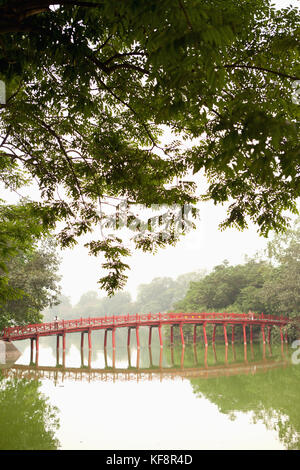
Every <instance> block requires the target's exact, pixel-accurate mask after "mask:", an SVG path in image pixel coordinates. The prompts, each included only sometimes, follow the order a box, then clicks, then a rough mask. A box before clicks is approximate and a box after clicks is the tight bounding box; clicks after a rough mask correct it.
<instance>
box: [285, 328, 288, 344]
mask: <svg viewBox="0 0 300 470" xmlns="http://www.w3.org/2000/svg"><path fill="white" fill-rule="evenodd" d="M285 342H286V343H287V342H288V330H287V328H286V329H285Z"/></svg>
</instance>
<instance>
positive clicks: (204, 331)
mask: <svg viewBox="0 0 300 470" xmlns="http://www.w3.org/2000/svg"><path fill="white" fill-rule="evenodd" d="M203 336H204V345H205V347H206V348H207V346H208V343H207V334H206V323H203Z"/></svg>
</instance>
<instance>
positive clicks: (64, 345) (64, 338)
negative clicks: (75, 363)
mask: <svg viewBox="0 0 300 470" xmlns="http://www.w3.org/2000/svg"><path fill="white" fill-rule="evenodd" d="M62 338H63V340H62V343H63V353H64V352H66V333H63V337H62Z"/></svg>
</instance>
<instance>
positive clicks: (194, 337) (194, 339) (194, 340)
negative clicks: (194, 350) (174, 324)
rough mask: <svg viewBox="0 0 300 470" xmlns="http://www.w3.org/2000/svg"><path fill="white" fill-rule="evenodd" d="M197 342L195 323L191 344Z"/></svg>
mask: <svg viewBox="0 0 300 470" xmlns="http://www.w3.org/2000/svg"><path fill="white" fill-rule="evenodd" d="M196 342H197V324H195V325H194V336H193V344H196Z"/></svg>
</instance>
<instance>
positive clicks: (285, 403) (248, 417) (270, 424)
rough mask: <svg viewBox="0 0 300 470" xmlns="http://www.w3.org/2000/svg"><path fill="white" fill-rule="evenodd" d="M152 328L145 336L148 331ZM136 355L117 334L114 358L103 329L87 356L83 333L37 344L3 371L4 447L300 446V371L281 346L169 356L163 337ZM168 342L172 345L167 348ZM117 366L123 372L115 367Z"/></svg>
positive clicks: (188, 350) (0, 428) (22, 345)
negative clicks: (59, 347) (60, 342)
mask: <svg viewBox="0 0 300 470" xmlns="http://www.w3.org/2000/svg"><path fill="white" fill-rule="evenodd" d="M141 330H142V329H141ZM141 333H142V334H141V350H140V352H139V354H138V352H137V350H136V348H135V346H134V345H135V343H134V341H133V346H132V347H131V348H130V350H128V348H127V346H126V340H125V339H126V338H125V336H124V335H123V336H122V335H120V336H119V337H118V336H117V349H116V353H115V357H113V354H112V350H111V348H108V349H107V351H104V349H103V332H99V331H98V332H94V333H93V335H92V344H93V349H92V353H91V354H90V357H89V353H88V351H87V350H86V349H84V351H83V354H81V349H80V335H78V334H73V335H72V334H70V335H67V350H66V354H65V357H64V360H63V358H62V357H61V355H62V354H61V351H60V357H59V358H57V354H56V338H55V337H52V338H41V339H40V351H39V358H38V365H34V364H31V365H30V342H29V341H28V340H27V341H18V342H16V343H14V344H15V346H16V347H17V348H18V349H19V350H20V351H21V352H22V355H21V356H20V357H19V359H18V360H17V361H16V363H15V364H12V365H10V366H8V365H7V366H1V367H2V368H1V369H0V449H2V450H3V449H19V450H22V449H34V450H38V449H78V450H81V449H82V450H83V449H99V450H101V449H105V450H110V449H119V450H124V449H126V450H132V449H144V450H147V449H155V450H160V449H165V450H167V449H168V450H170V449H172V450H194V449H300V404H299V385H300V365H297V364H293V362H292V360H291V354H292V353H293V350H292V349H290V348H288V347H287V346H286V345H284V349H283V350H282V348H281V346H280V344H279V345H272V350H270V349H269V347H268V345H267V347H266V351H265V353H264V351H263V348H262V345H261V344H254V345H253V347H250V345H248V347H247V351H245V350H244V346H243V345H241V344H236V345H235V347H234V348H232V346H231V345H230V346H229V347H228V349H227V350H226V349H225V346H224V343H222V342H220V343H217V344H216V347H215V349H214V348H213V347H212V345H211V344H210V345H209V347H208V349H207V351H206V352H205V349H204V346H203V344H202V342H199V343H198V344H197V346H196V348H194V347H193V345H192V344H186V347H185V348H184V349H182V347H181V345H180V344H178V345H175V346H174V347H173V348H171V347H170V346H167V345H164V347H163V350H162V351H161V350H160V347H159V344H158V340H157V338H153V345H152V348H151V349H150V350H149V348H148V346H146V347H143V346H142V345H147V338H146V335H147V332H145V333H144V337H143V332H142V331H141ZM165 343H166V342H165ZM113 366H114V367H113Z"/></svg>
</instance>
